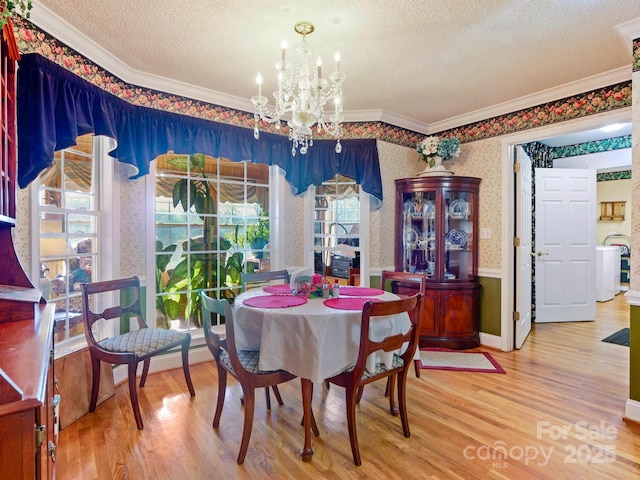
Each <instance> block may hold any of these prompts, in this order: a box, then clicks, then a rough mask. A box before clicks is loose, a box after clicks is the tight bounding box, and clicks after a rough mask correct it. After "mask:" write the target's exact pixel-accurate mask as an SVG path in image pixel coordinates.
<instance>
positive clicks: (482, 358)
mask: <svg viewBox="0 0 640 480" xmlns="http://www.w3.org/2000/svg"><path fill="white" fill-rule="evenodd" d="M420 368H425V369H433V370H458V371H463V372H484V373H507V372H505V370H504V369H503V368H502V367H501V366H500V364H499V363H498V362H496V361H495V359H494V358H493V357H492V356H491V354H489V353H487V352H462V351H458V350H446V349H442V348H421V349H420Z"/></svg>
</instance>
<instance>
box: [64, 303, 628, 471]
mask: <svg viewBox="0 0 640 480" xmlns="http://www.w3.org/2000/svg"><path fill="white" fill-rule="evenodd" d="M628 325H629V307H628V305H627V304H626V301H625V300H624V297H623V295H618V296H617V297H616V298H615V299H614V300H611V301H609V302H605V303H602V304H600V303H599V304H598V320H597V321H595V322H581V323H565V324H540V325H536V326H535V327H534V329H533V330H532V332H531V335H530V337H529V338H528V339H527V341H526V343H525V345H524V347H523V348H522V350H520V351H515V352H509V353H504V352H499V351H494V350H489V349H486V348H482V349H479V350H485V351H490V353H491V355H492V356H493V357H494V358H495V359H496V360H497V361H498V362H499V363H500V364H501V365H502V367H503V368H504V369H505V370H506V371H507V374H506V375H500V374H487V373H472V372H451V371H442V370H422V375H421V378H419V379H417V378H415V376H413V375H411V376H410V379H409V385H408V399H407V401H408V405H409V422H410V427H411V437H410V438H405V437H403V435H402V428H401V425H400V419H399V418H398V417H392V416H390V415H389V414H388V413H387V412H388V401H387V399H386V398H385V397H384V396H383V391H384V387H385V382H379V383H380V385H371V386H369V387H368V388H367V389H365V392H364V396H363V399H362V402H361V405H360V407H359V410H358V413H357V419H358V435H359V437H358V438H359V443H360V453H361V455H362V466H360V467H356V466H355V465H354V464H353V460H352V457H351V449H350V447H349V438H348V432H347V426H346V417H345V413H344V391H343V390H342V389H340V388H338V387H335V386H334V387H332V388H331V389H330V390H327V389H326V388H324V386H322V385H316V388H315V391H314V402H313V406H314V412H315V415H316V420H317V422H318V427H319V429H320V437H317V438H314V442H313V449H314V456H313V459H312V461H311V462H310V463H304V462H302V461H301V460H300V458H299V455H298V452H299V450H300V449H301V447H302V444H303V431H302V427H301V426H300V419H301V417H302V406H301V401H300V382H299V380H293V381H291V382H289V383H287V384H285V385H283V386H282V387H281V388H280V390H281V392H282V395H283V399H284V402H285V404H284V405H283V406H281V407H280V406H278V405H277V403H275V402H272V403H273V406H272V410H271V412H268V411H267V410H266V408H265V402H264V397H263V396H262V395H258V397H257V401H256V412H255V417H254V426H253V434H252V437H251V442H250V444H249V450H248V452H247V457H246V460H245V463H244V465H241V466H238V465H237V464H236V456H237V454H238V448H239V443H240V438H241V436H242V419H243V415H242V407H241V404H240V395H241V392H240V390H239V386H238V384H237V383H235V382H234V381H233V380H231V379H230V381H229V385H228V390H227V398H226V402H225V408H224V411H223V412H222V420H221V422H220V428H219V429H216V430H214V429H213V428H212V426H211V423H212V420H213V412H214V409H215V399H216V382H217V379H216V370H215V367H214V366H213V363H209V362H208V363H202V364H198V365H194V366H193V367H192V370H191V375H192V378H193V383H194V386H195V388H196V396H195V397H193V398H191V397H189V392H188V390H187V388H186V385H185V384H184V377H183V374H182V370H181V369H176V370H172V371H168V372H162V373H158V374H154V375H150V376H149V378H148V380H147V384H146V386H145V387H144V388H143V389H141V390H140V394H139V397H140V398H139V400H140V409H141V411H142V415H143V419H144V425H145V429H144V430H143V431H138V430H137V428H136V424H135V421H134V418H133V414H132V411H131V405H130V403H129V398H128V393H127V387H126V382H125V383H124V384H121V385H119V386H118V387H117V388H116V395H115V397H112V398H110V399H109V400H107V401H106V402H105V403H103V404H102V405H100V406H98V408H97V410H96V412H95V413H90V414H88V415H85V416H84V417H82V418H80V419H79V420H78V421H76V422H75V423H73V424H71V425H70V426H68V427H67V428H65V429H64V430H62V431H61V432H60V438H59V448H58V452H57V462H56V470H57V472H56V473H57V478H58V479H59V480H60V479H63V480H66V479H74V480H76V479H162V480H164V479H172V480H177V479H190V480H193V479H211V478H241V479H244V478H247V479H248V478H252V479H254V478H279V479H300V478H318V479H320V478H329V479H343V478H385V479H409V478H411V479H414V478H416V479H421V478H425V479H466V480H468V479H516V478H517V479H559V478H567V479H592V478H593V479H595V478H597V479H627V478H638V476H639V475H640V467H639V463H640V425H638V424H635V423H633V422H625V421H624V420H623V415H624V406H625V402H626V400H627V398H628V396H629V348H628V347H624V346H619V345H614V344H610V343H605V342H602V341H601V339H603V338H605V337H606V336H608V335H609V334H611V333H614V332H615V331H617V330H619V329H620V328H622V327H625V326H628Z"/></svg>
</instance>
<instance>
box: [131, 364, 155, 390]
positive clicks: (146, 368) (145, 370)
mask: <svg viewBox="0 0 640 480" xmlns="http://www.w3.org/2000/svg"><path fill="white" fill-rule="evenodd" d="M149 365H151V358H145V359H144V362H143V364H142V376H141V377H140V388H142V387H144V384H145V383H146V381H147V375H148V374H149ZM134 377H135V375H134Z"/></svg>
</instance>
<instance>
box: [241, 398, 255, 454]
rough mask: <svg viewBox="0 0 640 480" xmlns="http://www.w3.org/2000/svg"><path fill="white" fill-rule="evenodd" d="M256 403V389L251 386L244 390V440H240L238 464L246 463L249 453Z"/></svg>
mask: <svg viewBox="0 0 640 480" xmlns="http://www.w3.org/2000/svg"><path fill="white" fill-rule="evenodd" d="M254 405H255V391H254V389H253V388H249V389H247V390H246V391H245V392H244V428H243V430H242V441H241V442H240V452H238V465H242V464H243V463H244V457H245V456H246V455H247V449H248V448H249V440H250V439H251V428H252V427H253V409H254Z"/></svg>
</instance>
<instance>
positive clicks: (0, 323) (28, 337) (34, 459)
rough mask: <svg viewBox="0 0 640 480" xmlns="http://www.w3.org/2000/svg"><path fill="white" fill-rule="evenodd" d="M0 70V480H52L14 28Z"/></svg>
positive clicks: (45, 347) (49, 392)
mask: <svg viewBox="0 0 640 480" xmlns="http://www.w3.org/2000/svg"><path fill="white" fill-rule="evenodd" d="M1 43H2V46H1V58H2V65H1V67H0V137H1V139H2V142H1V143H2V145H1V151H0V252H2V253H0V478H2V479H3V480H10V479H34V478H37V479H43V478H44V479H50V478H54V476H55V473H54V458H55V435H54V401H53V391H54V385H53V383H54V378H53V307H51V306H49V305H47V304H46V302H45V301H44V300H42V298H41V291H40V290H38V289H36V288H34V286H33V284H32V282H31V281H30V280H29V277H28V276H27V275H26V273H25V272H24V269H23V268H22V265H21V264H20V260H19V259H18V256H17V254H16V250H15V247H14V244H13V237H12V234H11V232H12V229H13V228H14V227H15V225H16V155H17V152H16V87H15V85H16V83H15V80H16V79H15V74H16V62H17V60H18V57H19V55H18V49H17V46H16V43H15V39H14V36H13V26H12V25H11V22H10V21H9V23H8V24H7V25H5V26H4V27H3V29H2V39H1Z"/></svg>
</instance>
